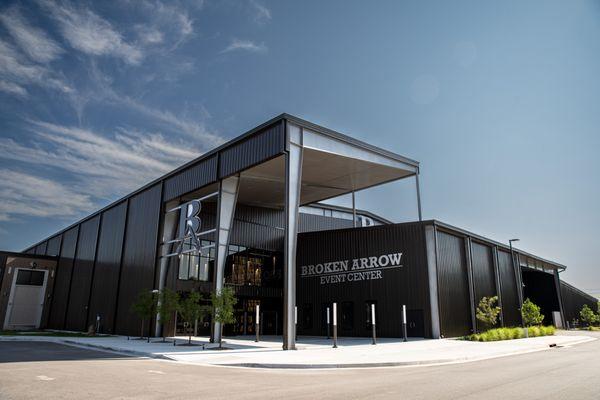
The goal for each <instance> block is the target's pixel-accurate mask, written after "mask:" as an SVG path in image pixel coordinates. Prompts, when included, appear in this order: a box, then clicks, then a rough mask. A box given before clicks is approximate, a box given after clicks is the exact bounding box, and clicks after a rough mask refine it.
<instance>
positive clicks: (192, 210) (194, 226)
mask: <svg viewBox="0 0 600 400" xmlns="http://www.w3.org/2000/svg"><path fill="white" fill-rule="evenodd" d="M201 209H202V203H200V202H199V201H198V200H192V201H188V202H187V203H185V204H182V205H181V211H180V212H179V238H178V239H179V240H180V242H179V246H178V247H177V253H178V254H181V252H182V251H183V243H184V241H185V239H187V238H190V239H191V242H192V243H191V244H192V248H194V249H196V250H197V251H198V252H200V247H201V246H200V241H199V240H198V236H196V235H197V234H198V233H200V223H201V220H200V217H199V216H198V214H200V210H201Z"/></svg>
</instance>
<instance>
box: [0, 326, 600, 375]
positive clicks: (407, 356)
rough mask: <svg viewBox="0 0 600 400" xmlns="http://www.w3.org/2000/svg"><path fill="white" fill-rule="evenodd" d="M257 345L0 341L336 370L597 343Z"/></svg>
mask: <svg viewBox="0 0 600 400" xmlns="http://www.w3.org/2000/svg"><path fill="white" fill-rule="evenodd" d="M264 339H265V340H264V341H261V342H259V343H255V342H254V341H253V340H251V339H250V338H228V339H226V340H224V342H223V346H224V347H226V348H228V350H216V349H215V348H216V347H217V345H215V344H214V343H208V338H201V339H198V338H194V339H193V342H194V343H195V344H198V345H201V344H204V345H205V348H206V349H205V350H202V347H201V346H191V347H188V346H182V345H181V344H183V343H187V338H186V337H178V338H177V342H178V345H177V346H173V340H172V339H170V342H168V343H160V342H158V341H159V340H160V339H156V338H153V339H152V341H151V343H146V341H145V340H127V338H126V337H121V336H113V337H101V338H85V337H71V338H70V337H50V336H0V340H2V341H11V340H12V341H23V340H26V341H46V342H54V343H62V344H65V345H69V346H76V347H86V348H91V349H95V350H101V351H108V352H115V353H119V354H126V355H131V356H137V357H149V358H155V359H162V360H170V361H176V362H181V363H186V364H197V365H212V366H224V367H246V368H269V369H332V368H381V367H407V366H426V365H443V364H455V363H464V362H473V361H480V360H485V359H492V358H498V357H506V356H511V355H517V354H526V353H531V352H536V351H543V350H552V349H554V348H557V347H558V348H560V347H569V346H573V345H576V344H581V343H585V342H589V341H592V340H596V338H594V337H590V336H585V335H571V334H570V335H560V334H559V335H555V336H545V337H537V338H528V339H515V340H506V341H498V342H487V343H481V342H468V341H462V340H454V339H438V340H423V339H421V340H411V341H409V342H402V341H399V340H398V339H384V338H382V339H379V340H378V344H377V345H371V344H370V339H368V338H342V339H339V340H338V348H337V349H333V348H332V347H331V341H329V340H326V339H324V338H300V341H299V343H298V350H296V351H283V350H281V341H280V340H278V338H275V337H268V338H264Z"/></svg>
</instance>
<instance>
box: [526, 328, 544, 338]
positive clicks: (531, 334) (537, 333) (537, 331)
mask: <svg viewBox="0 0 600 400" xmlns="http://www.w3.org/2000/svg"><path fill="white" fill-rule="evenodd" d="M528 330H529V331H528V333H529V337H538V336H541V331H540V327H539V326H530V327H529V328H528Z"/></svg>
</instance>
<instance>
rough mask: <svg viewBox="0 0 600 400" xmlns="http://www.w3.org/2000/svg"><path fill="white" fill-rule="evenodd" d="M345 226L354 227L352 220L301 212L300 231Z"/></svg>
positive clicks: (324, 229) (323, 229)
mask: <svg viewBox="0 0 600 400" xmlns="http://www.w3.org/2000/svg"><path fill="white" fill-rule="evenodd" d="M344 228H352V220H349V219H342V218H332V217H325V216H322V215H314V214H302V213H301V214H300V221H299V224H298V232H314V231H326V230H331V229H344Z"/></svg>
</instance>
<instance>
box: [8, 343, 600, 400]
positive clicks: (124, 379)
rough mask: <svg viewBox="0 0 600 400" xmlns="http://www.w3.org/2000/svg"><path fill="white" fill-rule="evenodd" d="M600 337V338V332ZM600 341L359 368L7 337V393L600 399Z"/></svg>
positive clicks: (111, 396)
mask: <svg viewBox="0 0 600 400" xmlns="http://www.w3.org/2000/svg"><path fill="white" fill-rule="evenodd" d="M598 336H600V335H598ZM599 378H600V340H597V341H594V342H590V343H585V344H581V345H577V346H574V347H570V348H558V349H552V350H548V351H543V352H537V353H530V354H524V355H519V356H512V357H504V358H498V359H493V360H486V361H478V362H472V363H465V364H453V365H444V366H429V367H404V368H373V369H352V370H320V371H318V370H313V371H310V370H308V371H307V370H304V371H291V370H254V369H242V368H226V367H206V366H198V365H184V364H179V363H175V362H169V361H160V360H150V359H140V358H134V357H125V356H119V355H115V354H111V353H103V352H97V351H91V350H87V349H81V348H73V347H68V346H63V345H59V344H51V343H40V342H0V399H63V398H66V399H82V398H93V399H95V398H99V399H115V398H119V399H130V398H141V399H180V398H189V399H217V398H223V399H286V400H287V399H363V398H368V399H503V400H506V399H544V400H548V399H570V400H572V399H600V381H599Z"/></svg>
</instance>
